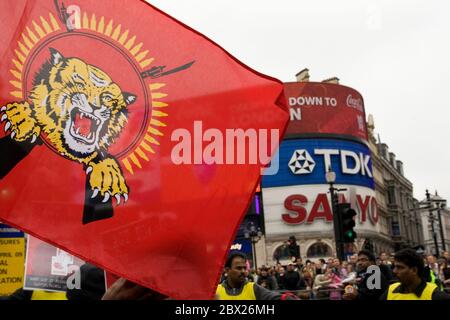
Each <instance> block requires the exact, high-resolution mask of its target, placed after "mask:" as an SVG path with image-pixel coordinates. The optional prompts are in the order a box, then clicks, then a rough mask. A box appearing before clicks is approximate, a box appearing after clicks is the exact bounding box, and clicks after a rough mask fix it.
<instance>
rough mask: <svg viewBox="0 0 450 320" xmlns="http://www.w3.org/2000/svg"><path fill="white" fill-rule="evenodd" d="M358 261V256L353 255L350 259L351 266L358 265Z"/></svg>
mask: <svg viewBox="0 0 450 320" xmlns="http://www.w3.org/2000/svg"><path fill="white" fill-rule="evenodd" d="M357 261H358V256H357V255H352V256H351V257H350V263H351V264H356V262H357Z"/></svg>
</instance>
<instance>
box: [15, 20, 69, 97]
mask: <svg viewBox="0 0 450 320" xmlns="http://www.w3.org/2000/svg"><path fill="white" fill-rule="evenodd" d="M59 30H61V27H60V26H59V24H58V22H57V20H56V19H55V17H54V16H53V14H51V13H50V14H49V15H48V17H43V16H40V17H39V20H38V21H32V22H31V25H30V26H29V27H27V28H26V30H25V31H24V32H23V33H22V34H21V35H20V37H19V41H18V43H17V49H15V50H14V53H15V57H14V58H13V59H12V63H13V65H14V67H13V68H12V69H11V70H9V71H10V72H11V74H12V75H13V80H11V81H9V83H10V84H11V85H12V86H13V88H14V89H13V90H12V91H11V92H10V94H11V95H12V96H13V97H14V98H18V99H24V97H23V93H22V72H23V71H24V66H25V63H26V61H27V59H28V56H29V55H30V52H31V50H32V49H33V48H34V46H35V45H36V44H37V43H38V42H39V41H40V40H41V39H43V38H44V37H46V36H47V35H49V34H51V33H53V32H56V31H59Z"/></svg>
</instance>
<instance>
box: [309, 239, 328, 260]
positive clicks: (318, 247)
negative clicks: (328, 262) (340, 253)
mask: <svg viewBox="0 0 450 320" xmlns="http://www.w3.org/2000/svg"><path fill="white" fill-rule="evenodd" d="M306 256H307V257H308V258H319V257H329V256H332V250H331V248H330V246H329V245H327V244H325V243H323V242H316V243H314V244H313V245H312V246H310V247H309V248H308V252H307V253H306Z"/></svg>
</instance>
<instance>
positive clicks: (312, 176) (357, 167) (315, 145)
mask: <svg viewBox="0 0 450 320" xmlns="http://www.w3.org/2000/svg"><path fill="white" fill-rule="evenodd" d="M279 155H280V167H279V171H278V173H277V174H276V175H271V176H270V175H269V176H263V178H262V187H263V188H270V187H280V186H292V185H308V184H326V183H327V181H326V179H325V173H326V172H327V170H328V168H330V167H331V169H332V170H333V171H334V172H335V173H336V183H339V184H349V185H357V186H364V187H368V188H372V189H374V180H373V171H372V159H371V154H370V150H369V148H368V147H367V146H366V145H364V144H361V143H357V142H353V141H346V140H338V139H295V140H284V141H283V142H282V144H281V146H280V150H279Z"/></svg>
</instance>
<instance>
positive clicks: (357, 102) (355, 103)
mask: <svg viewBox="0 0 450 320" xmlns="http://www.w3.org/2000/svg"><path fill="white" fill-rule="evenodd" d="M347 106H348V107H350V108H355V109H357V110H358V111H361V112H364V105H363V100H362V99H361V98H354V97H353V96H352V95H351V94H349V95H348V97H347Z"/></svg>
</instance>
